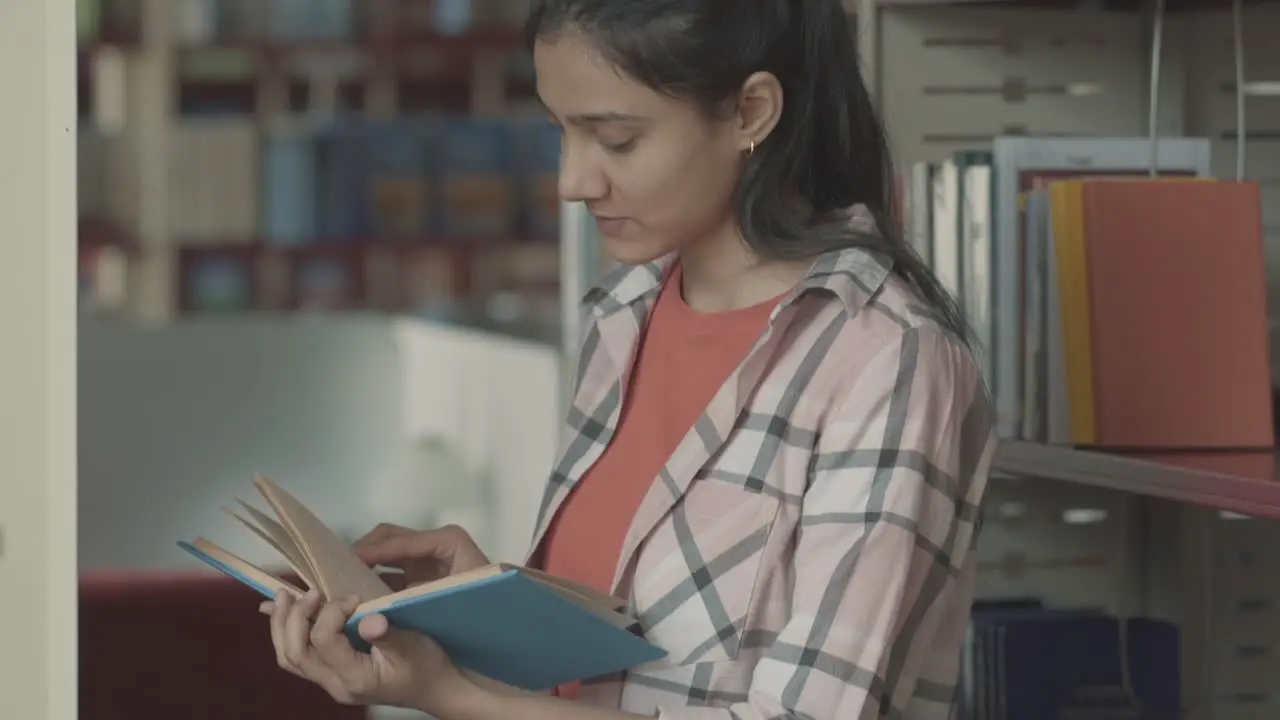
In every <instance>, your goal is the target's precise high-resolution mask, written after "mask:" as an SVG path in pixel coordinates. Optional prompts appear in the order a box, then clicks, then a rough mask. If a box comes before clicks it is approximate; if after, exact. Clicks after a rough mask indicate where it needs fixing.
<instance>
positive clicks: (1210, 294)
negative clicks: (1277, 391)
mask: <svg viewBox="0 0 1280 720" xmlns="http://www.w3.org/2000/svg"><path fill="white" fill-rule="evenodd" d="M1080 199H1081V209H1082V211H1083V224H1084V245H1085V253H1084V256H1085V257H1084V260H1085V262H1086V265H1087V274H1088V293H1087V295H1088V304H1089V315H1088V320H1089V325H1090V332H1089V336H1090V337H1089V341H1090V346H1091V349H1090V355H1091V357H1090V365H1091V369H1092V378H1093V379H1092V386H1093V387H1092V390H1093V392H1092V396H1093V398H1092V400H1093V406H1094V407H1093V410H1094V425H1095V433H1096V436H1095V438H1094V443H1093V444H1096V445H1098V446H1102V447H1108V448H1115V449H1122V448H1134V449H1152V450H1158V449H1180V450H1189V449H1248V448H1270V447H1273V446H1274V444H1275V432H1274V427H1273V419H1272V412H1271V361H1270V347H1269V330H1268V319H1267V287H1266V265H1265V261H1264V257H1263V242H1262V237H1263V234H1262V208H1261V197H1260V192H1259V188H1258V186H1257V184H1255V183H1238V182H1167V181H1161V180H1153V179H1147V180H1107V181H1098V182H1087V183H1084V184H1083V185H1082V187H1081V198H1080Z"/></svg>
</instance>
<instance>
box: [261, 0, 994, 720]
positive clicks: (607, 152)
mask: <svg viewBox="0 0 1280 720" xmlns="http://www.w3.org/2000/svg"><path fill="white" fill-rule="evenodd" d="M534 5H535V7H534V10H533V12H532V16H531V18H530V21H529V31H530V37H531V42H532V46H533V53H534V60H535V63H536V68H537V78H538V93H539V95H540V96H541V98H542V100H543V102H544V104H545V105H546V107H547V109H548V111H549V113H550V115H551V116H552V117H553V118H554V120H555V121H556V122H557V123H558V124H559V125H560V126H561V127H562V128H563V131H564V140H563V169H562V172H561V175H560V191H561V193H562V194H563V196H564V198H565V199H566V200H571V201H582V202H584V203H585V204H586V206H587V207H588V208H589V209H590V210H591V212H592V213H593V214H594V215H595V218H596V221H597V222H598V224H599V228H600V231H601V234H602V236H603V243H604V245H605V248H606V250H607V251H608V252H609V253H610V254H612V255H613V256H614V257H615V258H617V259H618V260H619V261H621V262H622V263H623V264H624V266H625V267H624V270H623V271H622V272H620V273H619V274H617V275H615V276H614V277H613V278H611V279H610V280H608V281H607V282H605V283H604V284H603V285H602V286H601V287H599V288H597V289H595V290H593V291H592V292H591V293H589V294H588V295H587V297H586V299H585V301H584V308H585V318H586V323H585V327H586V329H585V333H584V338H583V341H582V346H581V356H580V358H579V371H578V377H577V386H576V393H575V400H574V403H573V406H572V409H571V410H570V412H569V417H568V424H567V437H566V441H565V444H564V446H563V449H562V454H561V456H560V460H559V462H558V464H557V467H556V468H555V470H554V472H553V473H552V475H551V479H550V481H549V483H548V485H547V488H546V493H545V496H544V501H543V503H542V507H541V508H539V511H538V520H537V528H538V529H537V532H536V536H535V538H534V542H533V549H532V551H531V553H530V555H529V558H528V562H529V563H530V564H531V565H535V566H540V567H542V568H544V569H546V570H548V571H549V572H552V573H555V574H557V575H561V576H564V577H568V578H571V579H574V580H578V581H580V582H584V583H588V584H590V585H593V586H595V587H597V588H599V589H601V590H604V591H606V592H613V593H615V594H618V595H619V596H621V597H625V598H628V599H629V600H630V602H631V605H632V608H633V610H634V611H635V612H636V613H637V615H638V616H639V618H640V619H641V622H642V625H643V627H644V628H645V632H646V635H647V637H648V638H649V639H650V640H651V641H652V642H654V643H655V644H657V645H659V646H661V647H662V648H664V649H665V650H667V652H668V659H667V660H666V661H663V662H660V663H656V664H654V665H653V666H645V667H643V668H637V669H635V670H633V671H631V672H629V673H626V674H624V675H622V676H620V677H612V678H605V679H601V680H598V681H593V682H589V683H586V684H584V685H582V686H581V687H565V688H560V689H558V690H557V691H555V692H552V693H548V694H533V693H526V692H521V691H516V690H513V689H510V688H506V687H501V686H498V685H496V684H495V683H493V682H490V681H487V680H485V679H482V678H478V677H474V676H470V675H468V674H466V673H463V672H460V671H459V670H457V669H456V668H455V667H454V666H453V665H452V664H451V663H450V662H449V659H448V657H446V656H445V654H444V653H443V652H442V651H441V650H440V648H439V647H438V646H437V645H435V644H434V643H432V642H431V641H430V640H428V639H426V638H423V637H421V636H417V635H411V634H407V633H401V632H398V631H395V630H394V629H389V628H388V627H387V624H386V621H385V619H384V618H382V617H380V616H374V617H371V618H366V619H365V620H364V621H363V622H362V625H361V632H362V633H363V634H364V635H365V637H367V638H369V639H370V640H371V641H372V643H373V644H374V647H375V651H374V652H373V654H372V655H367V656H366V655H360V654H357V653H355V652H354V651H353V650H352V649H351V646H350V645H349V644H348V642H347V641H346V639H345V638H344V637H343V636H342V634H341V632H340V629H341V626H342V624H343V622H344V620H345V619H346V617H348V615H349V613H350V612H351V610H352V608H353V606H354V605H353V603H351V602H345V603H344V602H336V603H332V604H329V605H327V606H322V604H321V602H320V601H319V600H318V599H316V598H314V597H308V598H306V599H303V600H300V601H292V600H290V599H289V598H288V597H283V598H280V599H278V600H277V601H276V603H274V604H271V603H268V604H266V605H265V606H264V612H268V613H270V614H271V616H272V621H271V626H272V635H273V639H274V641H275V644H276V648H277V651H278V656H279V659H280V662H281V664H282V665H283V666H284V667H286V668H288V669H290V670H292V671H293V672H295V673H297V674H299V675H301V676H302V677H305V678H308V679H310V680H312V681H314V682H316V683H318V684H320V685H321V686H323V687H324V688H325V689H327V690H328V691H329V692H330V693H332V694H333V695H334V697H335V698H337V699H338V700H339V701H342V702H354V703H367V704H385V705H399V706H405V707H411V708H416V709H419V710H422V711H425V712H427V713H429V714H431V715H433V716H435V717H437V718H439V719H440V720H471V719H473V718H474V719H475V720H488V719H489V718H494V719H499V718H522V719H525V720H541V719H542V718H548V719H549V718H557V719H562V720H615V719H622V718H634V717H654V716H657V717H662V718H666V719H667V720H695V719H696V720H730V719H731V718H750V719H752V720H755V719H760V718H817V719H820V720H827V719H831V720H834V719H836V718H840V719H842V720H851V719H853V718H872V717H905V718H910V719H911V720H920V719H921V718H926V719H927V718H939V719H941V718H946V717H948V715H949V712H950V706H951V702H952V698H953V696H954V686H955V683H956V677H957V668H958V665H959V652H958V651H959V647H960V644H961V640H962V637H963V635H964V633H965V628H966V625H967V620H968V613H969V609H970V604H971V600H972V595H973V585H974V572H975V566H976V558H975V555H974V552H973V545H974V538H975V535H976V523H977V517H978V509H979V504H980V501H981V498H982V495H983V491H984V488H985V485H986V479H987V471H988V467H989V464H990V459H991V454H992V451H993V448H994V446H995V443H994V441H993V436H992V432H991V422H992V418H991V411H990V408H989V405H988V402H987V399H986V397H985V395H984V390H983V387H982V385H981V383H980V380H979V373H978V371H977V369H976V367H975V363H974V361H973V359H972V356H971V354H970V352H969V350H968V349H967V345H966V341H965V333H964V328H963V323H962V320H961V319H960V317H959V316H958V314H957V311H956V308H955V306H954V304H953V302H952V301H951V300H950V299H949V298H948V296H947V294H946V293H945V292H944V291H943V290H942V289H941V288H940V286H939V284H938V282H937V280H936V279H934V277H933V276H932V275H931V274H930V272H929V271H928V269H927V268H925V267H924V266H923V265H922V264H921V262H920V260H919V259H917V257H916V256H915V255H913V254H912V252H911V251H910V250H908V249H907V248H906V246H904V244H903V242H902V240H901V238H900V237H899V236H898V235H897V234H896V229H895V227H894V222H893V220H892V218H891V210H892V202H891V185H892V182H893V174H892V172H891V169H890V163H889V158H888V153H887V150H886V142H885V138H884V133H883V131H882V130H881V128H880V127H879V125H878V122H877V120H876V117H875V114H874V112H873V110H872V107H871V105H870V102H869V100H868V97H867V93H866V90H865V88H864V87H863V85H862V82H861V80H860V77H859V73H858V68H857V64H856V58H855V53H854V47H853V43H852V39H851V36H850V31H849V25H848V21H847V19H846V17H845V13H844V11H843V9H842V8H841V4H840V2H839V0H803V1H801V0H747V1H744V0H732V1H731V0H630V1H629V2H619V1H618V0H542V1H541V2H535V3H534ZM360 549H361V552H362V553H363V556H364V559H365V560H366V561H368V562H370V563H381V564H398V565H400V566H402V567H405V568H406V569H407V572H408V573H409V574H410V579H411V580H412V581H420V580H424V579H430V578H432V577H434V576H437V575H439V574H442V573H451V572H458V571H462V570H465V569H468V568H471V567H475V566H478V565H482V564H485V563H486V562H487V560H486V559H485V558H484V556H483V554H482V553H481V552H480V551H479V550H477V549H476V547H475V545H474V543H472V542H471V540H470V539H469V538H468V537H467V536H466V534H465V532H462V531H460V530H458V529H445V530H437V531H433V532H413V531H409V530H405V529H403V528H379V529H378V530H376V531H375V532H374V533H372V534H371V535H370V536H368V537H367V538H365V539H364V540H363V541H362V542H361V543H360ZM312 623H314V624H312Z"/></svg>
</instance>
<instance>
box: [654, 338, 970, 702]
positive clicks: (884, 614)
mask: <svg viewBox="0 0 1280 720" xmlns="http://www.w3.org/2000/svg"><path fill="white" fill-rule="evenodd" d="M990 407H991V405H990V403H989V402H988V400H987V397H986V393H985V390H984V387H983V385H982V383H981V381H980V380H979V373H978V371H977V368H976V367H975V363H974V361H973V359H972V355H971V354H970V352H969V351H968V350H967V349H966V348H964V347H963V346H962V345H961V344H959V343H958V342H957V341H956V340H954V339H952V338H950V337H949V336H946V335H944V334H943V333H942V331H941V330H938V329H936V328H913V329H909V330H907V331H906V332H905V333H904V334H903V336H902V337H901V338H900V339H899V340H898V341H896V342H894V343H893V344H892V345H890V346H889V347H886V348H885V349H884V350H882V351H880V352H879V354H878V357H877V358H875V359H874V360H873V361H872V362H871V363H870V365H869V366H868V367H866V368H865V369H864V370H863V371H862V372H861V373H860V374H859V378H858V379H857V380H856V381H855V382H854V383H853V386H852V388H850V390H849V392H848V394H847V395H846V396H845V397H844V398H843V399H842V400H840V401H839V403H838V406H837V407H836V408H835V409H834V410H833V411H832V414H831V415H830V417H829V418H828V419H827V422H826V423H825V426H824V428H823V430H822V432H821V435H820V437H819V439H818V441H817V442H818V445H817V452H816V454H815V456H814V459H813V463H812V465H811V471H810V476H809V479H808V481H809V485H808V488H807V491H806V493H805V497H804V501H803V510H802V515H801V521H800V528H799V531H798V535H797V539H796V549H795V561H794V572H795V591H794V596H793V598H792V615H791V618H790V619H789V621H788V622H787V624H786V625H785V627H784V628H783V630H782V632H781V633H780V634H779V635H778V637H777V638H776V640H775V641H774V642H773V643H772V644H771V645H770V647H769V649H768V650H767V651H766V653H765V655H764V656H763V658H762V659H761V661H760V662H759V664H758V665H757V666H756V668H755V672H754V675H753V676H752V682H751V687H750V692H749V694H748V700H747V702H744V703H739V704H736V705H733V706H731V707H729V708H727V709H726V708H675V707H672V708H663V709H662V714H661V715H660V717H661V718H665V720H764V719H766V718H768V719H770V720H777V719H781V718H797V719H799V718H805V719H807V720H836V719H837V718H838V719H839V720H870V719H871V718H880V717H904V716H906V715H904V713H905V712H906V711H907V709H908V707H909V708H910V710H911V712H910V714H909V716H910V717H911V718H912V720H920V719H932V718H939V719H941V720H945V718H947V717H948V716H949V710H950V705H951V702H952V698H953V697H954V692H955V687H954V686H955V682H956V676H957V672H958V667H959V648H960V645H961V643H962V641H963V637H964V633H965V629H966V627H967V623H968V614H969V611H970V604H971V598H972V584H973V580H974V577H973V575H974V565H973V563H972V562H971V560H972V558H971V550H972V546H973V541H974V538H975V536H976V530H977V525H978V507H979V504H980V501H981V498H982V495H983V492H984V491H985V487H986V480H987V474H988V470H989V467H990V462H991V457H992V455H993V453H994V450H995V445H996V443H995V440H994V435H993V433H992V417H991V411H990Z"/></svg>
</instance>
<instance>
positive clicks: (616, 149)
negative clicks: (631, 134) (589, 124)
mask: <svg viewBox="0 0 1280 720" xmlns="http://www.w3.org/2000/svg"><path fill="white" fill-rule="evenodd" d="M635 146H636V139H635V138H631V139H630V140H626V141H623V142H620V143H608V142H607V143H604V149H605V150H608V151H609V152H611V153H613V154H615V155H622V154H624V153H628V152H630V151H631V150H632V148H634V147H635Z"/></svg>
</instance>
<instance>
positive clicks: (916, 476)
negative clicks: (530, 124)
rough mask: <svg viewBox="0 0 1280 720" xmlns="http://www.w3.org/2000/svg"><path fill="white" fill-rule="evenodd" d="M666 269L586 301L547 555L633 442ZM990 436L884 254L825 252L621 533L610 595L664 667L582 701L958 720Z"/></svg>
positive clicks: (690, 715)
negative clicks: (623, 413)
mask: <svg viewBox="0 0 1280 720" xmlns="http://www.w3.org/2000/svg"><path fill="white" fill-rule="evenodd" d="M671 265H672V262H671V259H670V258H664V259H662V260H660V261H657V262H655V263H652V264H648V265H643V266H636V267H632V268H627V269H624V271H622V272H619V273H617V274H616V275H615V276H614V277H612V278H611V279H609V280H608V281H607V282H606V283H604V284H603V285H602V286H601V287H599V288H597V289H595V290H593V291H592V292H591V293H589V294H588V296H587V298H586V301H585V303H584V311H585V313H584V318H585V321H586V322H585V323H584V328H585V330H584V333H583V340H582V346H581V355H580V358H579V362H578V369H577V377H576V389H575V394H574V400H573V403H572V407H571V409H570V410H569V416H568V424H567V432H566V436H565V438H564V441H563V445H562V448H561V454H560V459H559V461H558V463H557V466H556V468H555V469H554V471H553V473H552V475H551V478H550V481H549V482H548V484H547V487H546V491H545V494H544V499H543V502H542V506H541V508H540V509H539V513H538V520H537V529H536V531H535V536H534V543H533V547H534V548H535V549H536V548H537V547H538V544H539V542H540V540H541V538H542V537H543V534H544V533H545V532H546V528H547V525H548V523H549V521H550V519H551V518H552V516H553V515H554V513H555V512H556V510H557V508H558V507H559V506H560V504H561V503H562V502H563V501H564V499H565V497H566V495H567V494H568V493H569V491H570V489H571V488H572V487H573V485H574V483H575V482H577V481H578V480H579V479H580V478H581V477H582V475H583V473H584V472H585V471H586V470H587V469H588V468H589V467H590V466H591V465H592V464H593V463H594V462H595V461H596V459H597V458H599V457H600V454H601V452H602V451H603V450H604V448H605V446H606V444H608V442H609V439H610V437H611V436H612V435H613V433H614V432H615V430H616V428H617V422H618V416H619V409H620V404H621V402H620V399H621V398H622V397H624V396H625V384H626V383H627V381H628V375H629V371H630V366H631V362H632V359H633V356H634V351H635V349H636V346H637V344H638V342H639V340H640V338H641V335H642V328H643V326H644V323H645V321H646V318H647V317H648V314H649V312H650V310H651V309H652V307H653V305H654V301H655V300H656V298H657V295H658V291H659V289H660V287H661V284H662V280H663V279H664V278H665V277H666V275H667V273H668V272H669V271H670V269H671ZM992 422H993V415H992V409H991V407H990V404H989V402H988V398H987V396H986V394H985V391H984V389H983V385H982V383H981V381H980V379H979V371H978V368H977V367H976V365H975V361H974V359H973V357H972V355H971V354H970V352H969V351H968V350H967V349H966V348H965V347H964V346H963V345H962V344H961V343H960V342H959V341H958V340H956V339H955V338H954V337H953V336H951V335H950V334H948V333H947V332H946V331H944V330H943V329H942V328H941V327H940V326H939V324H938V323H937V322H936V321H935V319H933V318H932V317H931V316H930V313H929V312H928V311H927V310H926V309H925V308H923V307H922V306H921V304H920V302H919V300H918V298H917V297H916V296H915V295H914V294H913V293H912V292H911V291H910V290H909V289H908V287H907V286H906V285H905V284H904V283H903V282H902V281H901V280H900V279H898V278H897V276H895V275H893V274H892V273H891V272H890V263H889V261H888V260H887V259H885V258H883V257H882V256H880V255H878V254H876V253H873V252H870V251H867V250H859V249H849V250H841V251H835V252H832V253H829V254H827V255H826V256H824V257H822V258H820V259H819V260H818V261H817V262H816V263H815V264H814V265H813V267H812V269H811V271H810V272H809V274H808V276H807V278H806V279H805V280H804V281H803V282H802V283H801V284H800V285H798V286H797V288H796V289H794V290H793V291H792V292H791V293H789V294H788V295H787V296H785V297H784V299H783V300H782V302H781V303H780V304H779V306H778V307H777V309H776V310H775V311H774V312H773V314H772V315H771V317H770V320H769V324H768V328H767V330H766V331H765V333H764V334H763V336H762V337H761V338H760V340H759V341H758V343H757V344H756V345H755V347H754V348H753V349H752V350H751V351H750V353H749V355H748V357H747V358H746V360H745V361H744V362H743V363H742V364H741V365H740V367H739V368H738V369H737V370H736V371H735V372H734V373H733V375H732V376H731V377H730V379H729V380H728V381H727V382H726V383H725V385H724V387H723V388H722V389H721V390H720V391H719V393H718V394H717V395H716V396H715V398H714V399H713V400H712V402H711V403H710V405H709V406H708V407H707V410H706V412H705V414H704V415H703V416H702V418H701V419H700V420H699V421H698V422H697V423H696V425H695V426H694V427H693V428H692V430H691V431H690V432H689V433H688V435H687V436H686V437H685V438H684V439H683V441H682V442H681V443H680V445H679V447H678V448H677V449H676V451H675V452H674V454H673V455H672V457H671V458H670V460H669V462H668V463H667V465H666V467H665V468H664V469H663V471H662V472H661V474H660V475H659V476H658V477H657V478H656V479H655V481H654V484H653V485H652V487H651V488H650V490H649V492H648V495H647V496H646V498H645V499H644V501H643V502H642V504H641V506H640V508H639V511H638V512H637V514H636V516H635V518H634V520H633V522H632V525H631V527H630V531H629V533H628V535H627V537H626V540H625V541H624V546H623V551H622V556H621V559H620V561H619V563H618V570H617V575H616V578H615V580H616V586H615V587H616V592H617V593H618V594H619V595H620V596H622V597H626V598H629V599H630V602H631V606H632V611H633V612H635V613H636V615H637V616H638V617H639V618H640V621H641V624H642V626H643V628H644V631H645V634H646V637H648V638H649V639H650V640H651V641H652V642H653V643H655V644H657V645H658V646H660V647H662V648H664V649H665V650H666V651H667V653H668V656H667V658H665V659H664V660H661V661H658V662H655V663H652V664H650V665H646V666H642V667H639V668H635V669H633V670H631V671H629V672H627V673H625V674H621V675H618V676H614V677H608V678H601V679H599V680H596V681H593V682H591V683H588V684H587V685H586V686H585V687H584V688H583V690H582V701H584V702H592V703H596V704H601V705H607V706H609V707H616V708H619V709H621V710H625V711H628V712H632V713H637V714H641V715H648V716H655V715H656V716H659V717H660V718H664V719H665V720H731V719H732V720H763V719H765V718H770V719H782V718H795V719H804V720H837V719H839V720H866V719H869V718H907V719H908V720H934V719H937V720H945V719H946V718H948V717H949V715H950V713H951V707H952V704H953V700H954V698H955V695H956V692H955V686H956V682H957V676H958V672H959V662H960V657H959V650H960V647H961V644H962V642H963V638H964V635H965V631H966V627H967V624H968V617H969V611H970V605H971V602H972V597H973V592H974V582H975V570H976V562H977V558H976V556H975V552H974V542H975V538H976V535H977V526H978V515H979V505H980V502H981V499H982V496H983V492H984V490H985V487H986V483H987V475H988V470H989V467H990V463H991V458H992V455H993V453H994V450H995V446H996V441H995V437H994V435H993V431H992ZM530 557H532V552H531V556H530Z"/></svg>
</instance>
